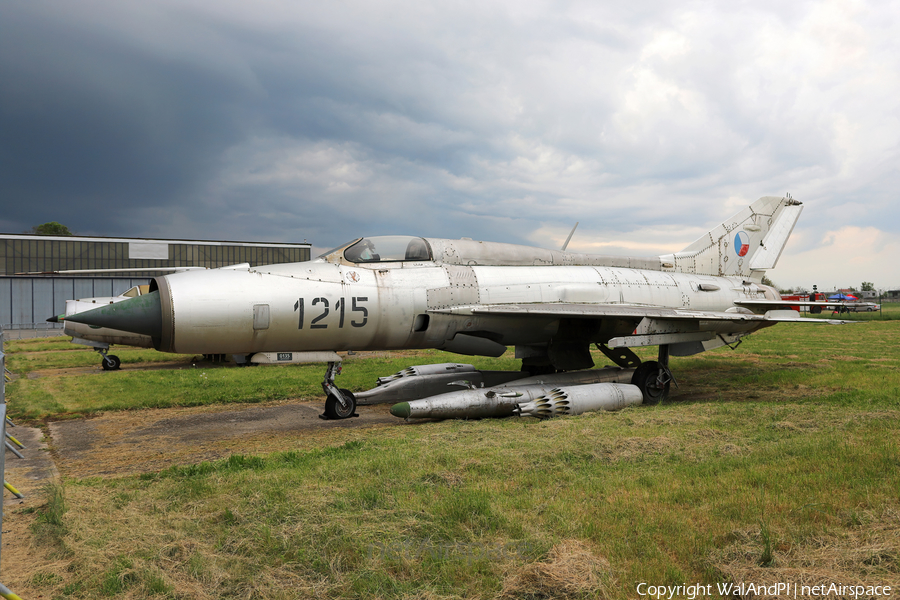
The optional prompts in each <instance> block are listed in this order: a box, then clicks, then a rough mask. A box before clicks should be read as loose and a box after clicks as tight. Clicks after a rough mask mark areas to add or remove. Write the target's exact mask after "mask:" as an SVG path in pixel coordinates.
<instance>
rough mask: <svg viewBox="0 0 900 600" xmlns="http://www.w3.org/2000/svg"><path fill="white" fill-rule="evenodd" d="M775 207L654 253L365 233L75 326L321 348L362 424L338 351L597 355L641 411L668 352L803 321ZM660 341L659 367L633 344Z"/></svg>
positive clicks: (193, 346)
mask: <svg viewBox="0 0 900 600" xmlns="http://www.w3.org/2000/svg"><path fill="white" fill-rule="evenodd" d="M802 208H803V206H802V204H801V203H800V202H797V201H796V200H794V199H792V198H790V196H788V197H784V198H781V197H771V196H770V197H763V198H760V199H759V200H757V201H756V202H754V203H753V204H751V205H750V206H749V207H748V208H745V209H744V210H742V211H740V212H739V213H737V214H736V215H734V216H733V217H731V218H729V219H728V220H726V221H725V222H724V223H722V224H720V225H718V226H716V227H715V228H714V229H712V230H711V231H709V232H708V233H706V234H704V235H703V236H702V237H701V238H700V239H698V240H697V241H695V242H694V243H692V244H690V245H689V246H687V247H686V248H685V249H684V250H682V251H681V252H676V253H674V254H666V255H662V256H656V257H651V258H635V257H619V256H603V255H594V254H580V253H575V252H566V251H562V250H545V249H540V248H533V247H527V246H520V245H513V244H505V243H495V242H479V241H473V240H469V239H460V240H449V239H436V238H422V237H412V236H401V235H394V236H379V237H367V238H358V239H355V240H353V241H351V242H348V243H346V244H344V245H342V246H339V247H338V248H335V249H334V250H331V251H329V252H326V253H325V254H323V255H321V256H319V257H318V258H316V259H314V260H312V261H309V262H301V263H291V264H278V265H269V266H258V267H250V266H249V265H246V264H245V265H236V266H232V267H226V268H221V269H209V270H202V271H187V272H181V273H173V274H170V275H163V276H159V277H156V278H154V279H153V282H152V283H151V285H150V289H149V291H148V292H147V293H145V294H141V295H140V296H137V297H135V298H130V299H128V300H124V301H121V302H116V303H114V304H109V305H106V306H103V307H101V308H97V309H94V310H90V311H87V312H83V313H78V314H73V315H66V317H65V318H66V320H69V321H74V322H78V323H83V324H86V325H91V326H95V327H97V326H99V327H106V328H109V329H112V330H118V331H124V332H129V333H132V334H138V335H142V336H148V337H149V338H150V339H151V340H152V344H153V346H154V347H155V348H156V349H157V350H160V351H163V352H177V353H187V354H189V353H196V354H233V355H236V356H238V357H244V358H245V359H247V360H249V358H250V357H251V356H253V355H255V354H258V353H267V354H274V355H276V356H285V357H292V356H294V355H295V354H296V353H316V354H315V356H319V357H325V358H324V359H323V360H322V362H328V369H327V371H326V375H325V378H324V381H323V383H322V386H323V389H324V391H325V395H326V401H325V415H324V416H325V417H327V418H334V419H342V418H347V417H349V416H352V415H354V412H355V409H356V399H355V398H354V395H353V394H352V393H351V392H350V391H348V390H344V389H340V388H338V387H337V386H336V385H335V381H334V378H335V375H336V374H337V373H338V372H339V370H340V367H339V364H340V363H339V361H340V357H339V356H338V355H337V354H335V352H336V351H349V350H354V351H366V350H400V349H416V348H436V349H440V350H446V351H449V352H454V353H459V354H467V355H482V356H493V357H497V356H500V355H501V354H503V353H504V352H506V350H507V349H508V348H509V347H514V348H515V356H516V358H518V359H521V360H522V370H523V371H525V372H526V373H527V374H529V375H531V376H538V375H542V374H550V373H557V374H558V373H560V372H569V371H579V370H583V369H589V368H591V367H592V366H593V365H594V361H593V359H592V357H591V348H592V347H594V346H596V347H597V348H599V349H600V350H601V351H602V352H603V354H604V355H606V356H607V357H608V358H609V359H610V360H611V361H612V362H614V363H615V364H616V365H618V366H619V367H624V368H630V369H634V372H633V375H632V377H631V384H632V385H635V386H637V388H638V389H639V390H640V392H641V394H642V396H643V399H642V400H643V403H655V402H659V401H660V400H662V399H665V398H666V397H667V395H668V393H669V388H670V385H671V383H672V381H673V379H674V377H673V374H672V372H671V370H670V368H669V357H670V356H687V355H692V354H696V353H699V352H703V351H706V350H711V349H714V348H718V347H721V346H725V345H728V346H734V345H736V344H737V343H739V342H740V341H741V338H742V337H743V336H746V335H747V334H749V333H752V332H754V331H757V330H759V329H761V328H763V327H769V326H772V325H775V324H777V323H783V322H803V323H815V324H823V323H841V322H842V321H828V320H824V319H818V318H803V317H801V316H800V314H799V313H798V312H797V311H796V310H793V308H792V307H796V306H798V305H803V304H816V305H823V304H822V303H821V302H819V303H805V302H801V301H796V300H790V301H784V300H782V299H781V296H780V295H779V294H778V292H777V290H775V289H774V288H772V287H771V286H768V285H764V284H763V283H762V278H763V275H764V274H765V272H766V271H767V270H768V269H772V268H773V267H774V266H775V264H776V263H777V261H778V258H779V256H780V255H781V252H782V250H783V248H784V246H785V244H786V243H787V240H788V238H789V237H790V234H791V231H792V230H793V227H794V224H795V223H796V222H797V219H798V218H799V216H800V213H801V211H802ZM643 346H658V347H659V353H658V357H657V359H656V360H649V361H643V362H642V361H641V360H640V359H639V358H638V356H637V355H636V354H635V353H634V352H633V351H632V348H636V347H643Z"/></svg>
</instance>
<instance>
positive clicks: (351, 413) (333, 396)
mask: <svg viewBox="0 0 900 600" xmlns="http://www.w3.org/2000/svg"><path fill="white" fill-rule="evenodd" d="M340 372H341V365H340V363H337V362H330V363H328V370H327V371H325V380H324V381H323V382H322V389H323V390H324V391H325V412H324V413H323V414H321V415H319V418H320V419H347V418H349V417H358V416H359V415H358V414H356V398H354V397H353V393H352V392H350V390H345V389H338V387H337V386H335V385H334V378H335V376H336V375H337V374H339V373H340Z"/></svg>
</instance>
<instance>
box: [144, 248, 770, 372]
mask: <svg viewBox="0 0 900 600" xmlns="http://www.w3.org/2000/svg"><path fill="white" fill-rule="evenodd" d="M429 241H431V240H429ZM156 281H157V285H158V286H159V290H160V298H161V305H162V315H163V322H162V335H161V337H160V341H159V346H158V348H159V349H160V350H163V351H167V352H179V353H229V354H250V353H254V352H267V351H268V352H272V351H315V350H334V351H340V350H365V349H369V348H371V349H385V350H390V349H404V348H441V349H447V350H451V351H457V352H460V353H465V354H486V355H496V354H497V353H498V351H499V348H502V347H504V346H541V345H546V344H547V343H549V342H550V341H551V339H552V338H553V336H554V335H556V334H557V332H558V331H559V327H560V321H561V319H560V317H559V316H552V315H551V316H546V317H535V316H534V315H530V316H525V315H523V316H521V317H517V316H515V315H509V314H504V315H484V314H477V311H476V312H474V313H473V311H472V310H471V309H472V308H477V307H479V306H484V305H517V306H527V305H529V304H534V303H573V304H579V305H584V304H592V303H598V304H606V305H609V304H621V305H643V306H654V307H667V308H674V309H687V310H698V311H701V310H702V311H728V310H732V311H733V310H735V308H734V307H735V301H736V300H754V299H777V298H779V296H778V294H777V292H776V291H775V290H774V289H772V288H770V287H767V286H764V285H759V284H755V283H750V282H747V281H745V280H744V279H743V278H741V277H714V276H709V275H696V274H687V273H677V272H664V271H660V270H649V269H635V268H624V267H608V266H584V265H581V266H566V265H541V266H490V265H487V266H466V265H458V264H442V263H437V262H434V261H421V262H416V261H398V262H393V263H386V262H380V263H375V264H344V263H343V262H341V261H334V262H329V261H328V260H326V259H317V260H314V261H311V262H305V263H292V264H282V265H271V266H263V267H255V268H249V267H246V266H244V267H239V268H226V269H216V270H209V271H201V272H190V273H175V274H172V275H166V276H164V277H159V278H157V280H156ZM759 326H760V323H759V322H755V321H754V322H737V321H736V322H730V321H723V322H720V323H709V324H708V327H707V329H708V328H713V329H716V328H721V329H722V331H723V332H724V333H736V332H746V331H749V330H752V329H755V328H757V327H759ZM634 328H635V323H634V322H633V321H631V320H623V319H616V318H605V319H603V320H602V323H601V324H600V326H599V327H597V328H596V331H595V332H593V333H592V334H591V337H592V339H591V341H593V342H605V341H607V340H609V339H611V338H613V337H616V336H622V335H629V334H631V333H632V332H633V331H634ZM460 334H462V335H460ZM461 340H464V341H461Z"/></svg>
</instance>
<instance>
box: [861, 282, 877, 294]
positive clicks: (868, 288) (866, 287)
mask: <svg viewBox="0 0 900 600" xmlns="http://www.w3.org/2000/svg"><path fill="white" fill-rule="evenodd" d="M862 291H864V292H874V291H875V284H874V283H872V282H871V281H863V282H862Z"/></svg>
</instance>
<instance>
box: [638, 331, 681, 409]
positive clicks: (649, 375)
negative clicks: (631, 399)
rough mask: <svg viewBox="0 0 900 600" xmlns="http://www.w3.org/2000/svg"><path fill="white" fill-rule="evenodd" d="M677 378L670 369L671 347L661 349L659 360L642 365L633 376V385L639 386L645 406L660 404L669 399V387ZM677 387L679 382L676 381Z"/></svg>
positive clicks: (664, 346)
mask: <svg viewBox="0 0 900 600" xmlns="http://www.w3.org/2000/svg"><path fill="white" fill-rule="evenodd" d="M673 381H675V376H674V375H672V371H671V370H670V369H669V346H668V345H667V344H664V345H662V346H660V347H659V360H658V361H655V360H651V361H647V362H643V363H641V364H640V365H639V366H638V368H637V369H635V370H634V375H632V376H631V383H632V385H636V386H638V388H640V390H641V393H643V394H644V404H659V403H660V402H662V401H664V400H667V399H668V397H669V387H670V386H671V384H672V382H673ZM675 387H678V382H677V381H675Z"/></svg>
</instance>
